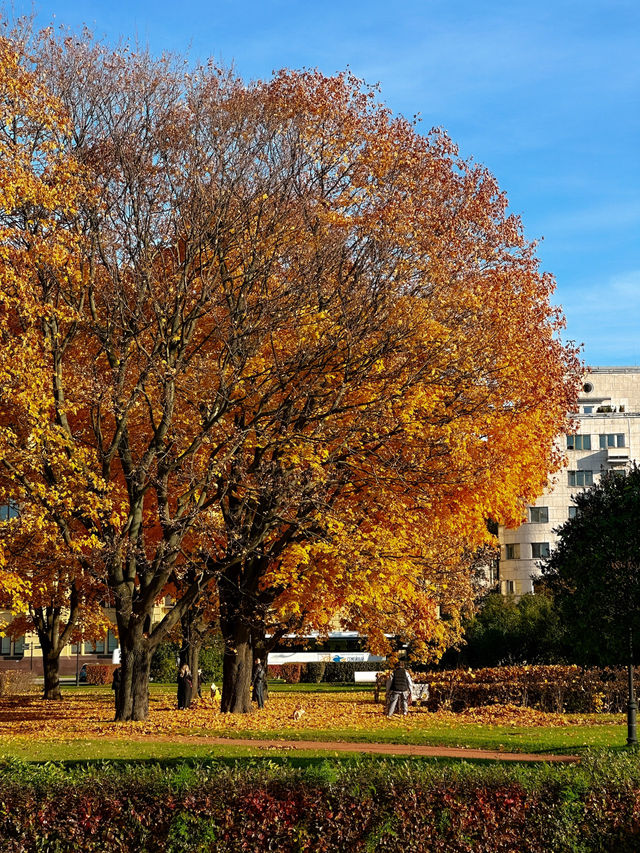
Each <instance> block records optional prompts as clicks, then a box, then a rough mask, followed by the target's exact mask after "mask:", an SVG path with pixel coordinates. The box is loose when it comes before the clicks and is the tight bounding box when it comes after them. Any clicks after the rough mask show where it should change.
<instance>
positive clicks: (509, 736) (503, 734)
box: [0, 682, 627, 762]
mask: <svg viewBox="0 0 640 853" xmlns="http://www.w3.org/2000/svg"><path fill="white" fill-rule="evenodd" d="M175 689H176V687H175V685H174V684H158V683H152V684H151V685H150V697H151V699H152V700H153V698H154V697H157V698H159V697H161V696H164V694H168V695H172V694H173V693H174V692H175ZM269 689H270V690H271V691H272V692H273V693H274V694H275V693H281V694H284V693H293V694H298V693H323V694H326V693H351V692H359V693H362V692H363V686H362V685H342V684H319V685H316V684H297V685H289V684H285V683H282V682H272V683H271V684H270V685H269ZM371 689H372V688H371ZM365 692H368V691H367V689H366V687H365ZM63 693H65V694H69V695H72V694H76V693H78V694H80V695H83V694H85V695H86V694H87V693H89V694H98V695H102V696H108V697H109V699H110V698H111V689H110V687H109V686H93V685H81V686H80V687H76V686H75V685H67V686H64V687H63ZM336 700H337V701H340V700H339V699H338V697H336ZM365 701H371V699H367V700H365ZM380 713H381V714H382V707H381V706H380ZM600 719H601V720H602V724H598V721H596V724H595V725H590V726H584V725H566V726H547V727H543V726H522V725H488V724H486V723H481V722H477V723H474V722H469V721H468V720H467V721H459V722H458V721H456V720H455V718H454V719H451V718H450V717H449V718H446V719H443V718H439V717H437V716H435V715H431V714H428V713H425V712H421V715H420V719H419V724H418V725H406V724H404V721H403V720H401V719H400V718H397V719H394V720H393V721H389V723H388V724H386V721H385V725H381V726H376V727H373V726H372V727H371V728H367V727H363V725H362V721H360V724H359V725H356V721H355V720H354V724H353V726H350V725H346V726H345V725H342V726H340V727H339V728H338V727H336V726H335V724H334V725H333V726H332V725H331V721H330V719H327V725H326V728H322V729H318V728H311V727H309V728H307V727H305V726H304V718H302V722H301V723H295V724H293V723H292V724H291V725H290V726H286V727H279V728H277V729H276V728H269V727H268V726H267V720H265V719H261V718H260V716H259V714H255V715H251V718H250V724H249V726H248V727H243V728H242V729H241V730H238V729H236V730H233V729H231V728H230V729H229V730H228V731H227V732H225V737H226V738H227V739H228V740H227V742H226V743H225V744H224V745H222V746H220V745H212V744H206V743H202V741H199V738H205V737H211V736H218V735H219V732H215V731H213V732H212V731H209V730H207V729H205V728H199V727H197V726H194V723H195V720H192V721H190V722H189V725H188V727H187V726H185V727H184V728H183V727H182V726H180V728H177V729H176V730H175V739H174V740H172V736H171V735H164V736H163V735H162V734H159V735H158V737H156V738H154V737H153V736H145V737H140V738H136V737H131V738H127V737H126V736H122V735H121V736H120V737H115V736H114V737H110V735H109V734H105V735H104V736H101V737H95V738H94V737H86V738H84V739H80V740H63V739H62V738H61V739H58V740H56V739H54V738H52V739H51V740H50V741H48V740H30V739H26V738H11V737H4V738H0V756H5V757H9V758H20V759H24V760H26V761H34V762H39V761H64V762H69V761H82V762H87V761H94V760H98V761H99V760H115V761H118V760H125V759H126V760H134V761H145V760H160V761H165V760H166V761H171V760H177V759H212V758H216V759H219V758H224V759H229V760H233V759H242V760H246V759H252V758H265V757H267V758H278V757H286V756H293V755H295V757H296V759H298V758H299V759H301V760H303V759H305V758H316V757H321V756H323V755H324V756H327V755H334V754H335V753H334V752H331V751H330V752H329V753H327V751H325V750H317V749H312V750H305V751H304V752H302V751H300V752H298V751H297V750H296V751H295V753H292V752H291V750H289V749H287V748H265V747H261V746H259V745H257V744H256V745H255V746H244V745H241V744H238V743H234V741H237V740H239V739H252V740H276V741H286V740H289V741H300V740H308V741H316V742H320V741H353V742H354V743H376V742H378V743H397V744H416V745H426V746H448V747H462V748H464V747H467V748H475V749H487V750H498V751H503V752H527V753H534V754H578V755H579V754H582V753H585V752H586V751H587V750H590V749H605V750H609V751H611V752H623V751H625V750H626V749H627V746H626V736H627V728H626V720H625V718H624V717H623V716H622V715H618V717H615V718H614V717H605V716H604V715H603V716H602V717H601V718H600ZM607 720H608V721H609V722H608V724H607V722H606V721H607ZM185 722H186V721H185ZM612 722H613V724H612ZM114 735H115V731H114ZM189 738H193V741H192V742H189ZM346 756H347V754H346V753H339V757H340V759H341V760H346ZM426 760H433V759H426Z"/></svg>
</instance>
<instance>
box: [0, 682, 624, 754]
mask: <svg viewBox="0 0 640 853" xmlns="http://www.w3.org/2000/svg"><path fill="white" fill-rule="evenodd" d="M203 695H204V693H203ZM176 707H177V701H176V697H175V696H174V695H173V694H171V693H161V694H158V693H154V692H152V693H151V698H150V706H149V710H150V714H149V719H148V720H146V721H144V722H130V723H113V722H112V720H113V695H112V692H111V690H109V689H108V688H107V689H105V690H100V689H94V688H88V689H87V690H86V691H85V690H82V691H80V692H78V693H76V694H75V695H73V696H65V697H64V698H63V700H62V701H61V702H60V703H55V705H54V704H53V703H51V702H45V701H43V700H40V699H38V698H35V697H31V696H30V697H17V698H15V699H12V698H0V712H1V713H0V737H1V738H29V739H33V740H36V741H41V742H42V741H54V740H55V741H74V740H79V739H83V738H92V737H105V736H106V737H110V738H122V739H123V741H126V740H130V739H132V738H136V737H157V738H183V737H184V738H185V739H188V738H190V737H193V738H197V737H230V738H233V737H241V736H243V735H244V736H249V737H253V738H260V737H264V736H265V734H268V736H269V737H273V733H277V736H278V737H282V738H284V739H286V738H287V736H288V735H289V733H291V734H292V735H293V736H294V737H299V736H300V734H299V733H300V730H301V729H302V730H304V731H305V732H308V737H309V738H310V739H313V737H314V732H323V733H324V736H326V733H327V730H331V731H333V732H335V737H336V739H349V732H353V733H354V735H355V734H356V733H357V732H358V730H362V731H363V732H365V731H366V732H367V733H370V732H372V733H373V736H374V737H375V732H376V731H379V732H380V740H385V741H386V740H387V739H388V736H389V735H388V733H389V727H390V726H394V727H396V726H402V729H403V731H405V732H407V733H412V732H415V733H416V734H419V733H420V732H421V730H423V729H433V728H434V726H439V727H446V726H448V725H455V726H458V725H460V724H465V723H466V724H469V725H473V724H475V725H482V726H514V727H515V726H541V727H547V726H590V725H602V724H603V722H604V723H609V724H612V725H614V724H619V723H621V722H622V715H618V716H617V717H614V716H608V717H606V718H605V719H604V720H603V719H602V717H599V716H597V715H594V714H591V715H587V714H580V715H577V714H552V713H546V712H543V711H536V710H534V709H532V708H522V707H519V706H514V705H492V706H488V707H482V708H471V709H468V710H467V711H462V712H460V713H456V714H454V713H452V712H451V711H446V710H441V711H436V712H430V711H427V710H426V708H424V707H422V706H419V707H417V706H415V705H412V706H410V709H409V715H408V716H407V717H405V718H400V717H397V718H394V720H393V722H392V723H390V722H389V721H388V720H387V718H386V717H385V715H384V710H383V709H384V705H383V703H375V702H374V701H373V695H372V692H371V691H369V692H362V693H356V692H349V693H346V692H345V693H330V694H319V693H273V692H272V694H271V695H270V697H269V699H268V701H267V703H266V704H265V707H264V708H263V709H262V710H260V711H258V710H256V711H255V712H254V713H252V714H222V713H221V712H220V710H219V702H216V703H215V704H214V703H213V702H211V700H210V699H208V698H205V699H204V700H201V701H197V702H195V703H194V704H192V706H191V708H189V709H188V710H187V711H184V712H181V713H177V710H176ZM298 708H303V709H304V715H302V716H301V717H300V718H299V720H295V719H294V711H295V710H296V709H298ZM25 711H26V712H25ZM52 712H55V713H52Z"/></svg>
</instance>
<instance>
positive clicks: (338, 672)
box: [324, 660, 386, 684]
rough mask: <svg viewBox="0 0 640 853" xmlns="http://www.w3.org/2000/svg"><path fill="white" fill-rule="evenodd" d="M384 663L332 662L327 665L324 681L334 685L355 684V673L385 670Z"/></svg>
mask: <svg viewBox="0 0 640 853" xmlns="http://www.w3.org/2000/svg"><path fill="white" fill-rule="evenodd" d="M385 666H386V663H385V662H384V661H378V662H375V661H350V660H341V661H330V662H329V663H327V665H326V669H325V673H324V680H325V681H330V682H333V683H342V684H353V682H354V681H355V679H354V677H353V674H354V672H375V671H377V670H379V669H384V668H385Z"/></svg>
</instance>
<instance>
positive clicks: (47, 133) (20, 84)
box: [0, 38, 110, 699]
mask: <svg viewBox="0 0 640 853" xmlns="http://www.w3.org/2000/svg"><path fill="white" fill-rule="evenodd" d="M0 110H1V113H2V114H1V117H0V271H1V278H2V287H1V290H0V459H1V462H0V504H2V505H4V506H9V507H12V508H13V511H12V512H11V513H7V517H6V518H4V519H3V520H2V521H1V522H0V605H2V606H3V607H6V608H8V609H9V610H11V611H12V613H13V614H14V617H15V618H13V619H11V620H10V623H9V624H8V625H6V626H5V628H6V630H8V631H10V632H12V633H16V632H17V633H18V634H21V633H24V632H25V631H27V630H36V631H37V633H38V637H39V640H40V643H41V646H42V650H43V663H44V676H45V687H44V696H45V698H47V699H56V698H60V690H59V682H58V661H59V656H60V652H61V651H62V649H63V648H64V646H65V645H66V644H67V643H68V642H69V641H70V639H72V636H73V632H74V630H79V626H80V624H81V623H84V625H85V627H86V630H87V636H89V637H91V636H95V634H96V632H97V633H101V632H102V633H104V630H105V619H104V616H103V615H102V609H101V607H100V600H101V596H100V592H99V590H100V589H101V590H102V592H104V589H105V588H104V585H103V584H102V585H100V584H99V582H98V581H97V579H96V577H95V574H94V568H95V565H94V563H93V558H92V554H93V552H94V551H95V550H96V548H97V547H98V544H99V543H98V542H97V540H96V539H95V538H94V537H93V534H92V531H91V526H92V523H93V521H94V520H95V519H96V518H97V516H98V515H99V514H100V513H101V512H105V511H106V512H109V511H110V505H109V502H108V499H106V493H107V491H108V488H107V485H106V484H105V483H102V482H100V480H99V477H97V476H96V474H95V470H94V469H95V467H96V466H95V457H94V456H92V453H91V451H90V450H89V449H88V448H86V447H83V446H79V445H78V444H77V442H76V437H75V436H74V435H73V433H72V431H71V428H70V425H69V420H68V418H69V413H70V409H69V407H68V404H67V400H66V399H65V396H64V387H63V384H62V382H61V361H60V356H61V354H62V353H64V350H65V347H66V345H67V339H66V338H65V336H61V334H60V329H61V326H66V327H67V328H72V327H73V325H74V324H75V322H76V321H77V315H76V314H75V312H74V310H73V306H72V305H71V304H70V303H69V302H68V299H67V294H69V293H73V292H74V290H75V288H76V287H77V285H78V277H79V267H78V256H79V249H78V246H79V241H78V236H79V235H78V233H77V230H76V229H75V228H74V226H73V220H74V218H75V217H76V214H77V210H78V206H79V204H80V201H81V196H82V195H83V193H84V191H85V187H84V184H83V181H82V175H81V170H80V169H79V167H78V164H77V163H76V161H75V160H74V158H73V157H72V156H70V155H69V152H68V150H67V141H68V140H67V134H68V132H69V125H68V122H67V117H66V114H65V112H64V110H63V108H62V106H61V104H60V102H59V101H57V100H56V99H55V98H54V97H52V96H51V94H50V93H49V92H48V91H47V89H46V88H45V87H44V86H42V84H41V82H40V81H39V80H38V79H37V77H36V75H35V73H34V71H33V69H32V68H30V67H29V57H28V56H27V55H26V53H25V50H24V44H21V43H20V41H10V40H8V39H7V38H0ZM62 281H64V289H65V294H64V295H62V293H61V288H60V287H59V286H58V285H59V283H60V282H62ZM88 481H89V482H88ZM86 485H89V489H88V490H86V488H85V486H86ZM80 519H81V520H80Z"/></svg>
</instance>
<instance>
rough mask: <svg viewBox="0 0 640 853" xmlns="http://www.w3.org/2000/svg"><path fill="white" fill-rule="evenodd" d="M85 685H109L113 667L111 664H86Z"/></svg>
mask: <svg viewBox="0 0 640 853" xmlns="http://www.w3.org/2000/svg"><path fill="white" fill-rule="evenodd" d="M86 669H87V684H111V682H112V680H113V671H114V669H115V666H114V665H113V664H111V663H88V664H87V667H86Z"/></svg>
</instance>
